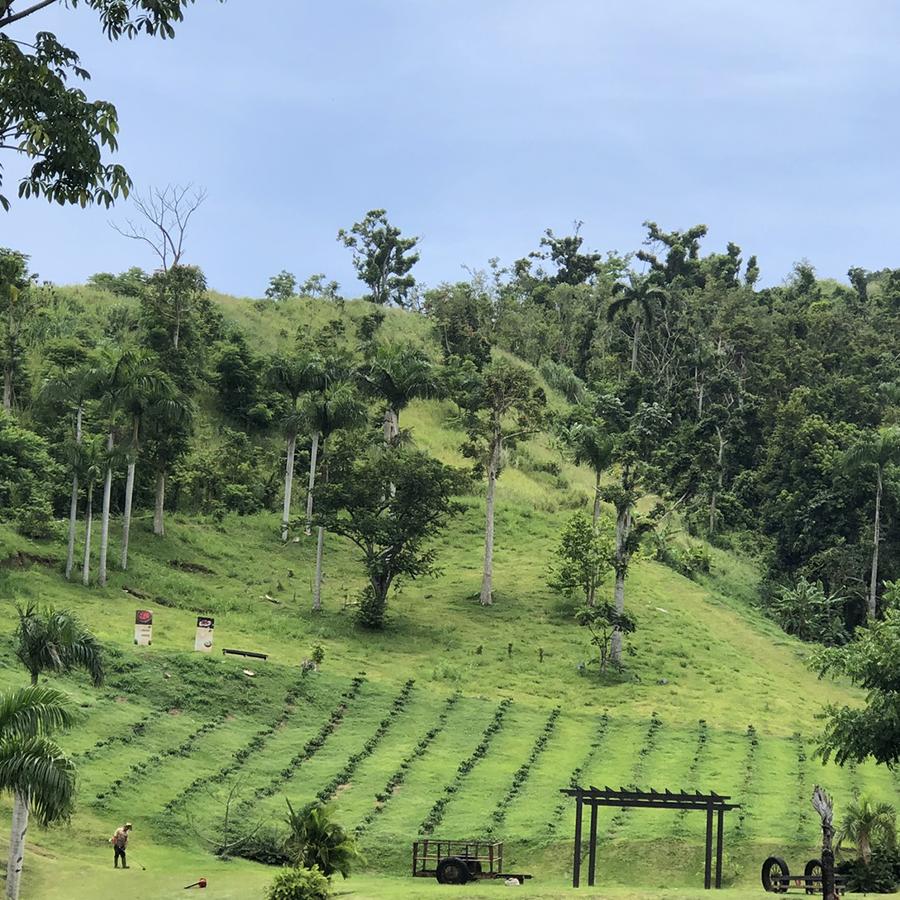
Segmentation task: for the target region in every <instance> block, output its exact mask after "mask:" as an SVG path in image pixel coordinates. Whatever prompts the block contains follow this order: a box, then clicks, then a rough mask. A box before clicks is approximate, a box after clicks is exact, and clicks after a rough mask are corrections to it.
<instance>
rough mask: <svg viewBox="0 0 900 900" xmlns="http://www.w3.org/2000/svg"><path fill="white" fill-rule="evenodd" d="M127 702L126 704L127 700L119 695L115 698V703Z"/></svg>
mask: <svg viewBox="0 0 900 900" xmlns="http://www.w3.org/2000/svg"><path fill="white" fill-rule="evenodd" d="M127 702H128V698H127V697H123V696H122V695H121V694H119V696H118V697H116V703H127Z"/></svg>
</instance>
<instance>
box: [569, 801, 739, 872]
mask: <svg viewBox="0 0 900 900" xmlns="http://www.w3.org/2000/svg"><path fill="white" fill-rule="evenodd" d="M560 793H562V794H567V795H568V796H569V797H574V798H575V853H574V859H573V862H572V887H578V886H579V885H580V884H581V862H582V853H581V830H582V814H583V811H584V807H585V806H589V807H590V810H591V814H590V826H589V831H588V835H589V838H588V885H593V884H594V877H595V875H596V870H597V808H598V807H600V806H615V807H617V808H618V809H675V810H678V809H693V810H701V811H704V812H706V871H705V875H704V880H703V887H704V888H706V889H707V890H708V889H709V888H711V887H712V855H713V819H714V818H715V819H716V820H717V823H716V887H717V888H720V887H722V844H723V840H724V825H725V813H726V812H728V811H729V810H732V809H740V804H739V803H729V802H728V801H729V799H730V797H727V796H723V795H721V794H716V793H714V792H710V793H709V794H701V793H700V792H699V791H697V792H696V793H693V794H691V793H688V792H685V791H681V792H679V793H677V794H673V793H672V792H671V791H668V790H667V791H655V790H653V789H652V788H651V789H650V790H649V791H628V790H625V788H620V789H619V790H614V789H613V788H611V787H605V788H596V787H594V786H593V785H591V787H589V788H583V787H574V788H564V789H563V790H561V791H560Z"/></svg>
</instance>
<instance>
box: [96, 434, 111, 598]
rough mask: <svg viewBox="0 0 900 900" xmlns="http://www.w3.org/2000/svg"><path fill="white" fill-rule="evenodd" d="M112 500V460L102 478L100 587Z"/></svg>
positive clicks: (102, 585)
mask: <svg viewBox="0 0 900 900" xmlns="http://www.w3.org/2000/svg"><path fill="white" fill-rule="evenodd" d="M112 448H113V434H112V432H111V431H110V433H109V437H108V438H107V439H106V450H107V453H112ZM111 502H112V460H111V459H107V461H106V477H105V478H104V480H103V510H102V512H101V516H100V569H99V573H98V576H97V581H98V583H99V584H100V587H105V586H106V554H107V551H108V550H109V507H110V504H111Z"/></svg>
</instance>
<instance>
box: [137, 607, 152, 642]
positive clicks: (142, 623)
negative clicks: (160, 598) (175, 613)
mask: <svg viewBox="0 0 900 900" xmlns="http://www.w3.org/2000/svg"><path fill="white" fill-rule="evenodd" d="M134 642H135V644H137V645H138V646H139V647H149V646H150V645H151V644H152V643H153V613H152V612H151V611H150V610H149V609H136V610H135V611H134Z"/></svg>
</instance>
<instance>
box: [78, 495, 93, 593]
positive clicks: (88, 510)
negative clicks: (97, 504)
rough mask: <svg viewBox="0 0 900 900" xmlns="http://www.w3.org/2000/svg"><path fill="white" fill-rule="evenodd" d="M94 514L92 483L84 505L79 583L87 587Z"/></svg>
mask: <svg viewBox="0 0 900 900" xmlns="http://www.w3.org/2000/svg"><path fill="white" fill-rule="evenodd" d="M93 514H94V483H93V482H90V483H89V484H88V489H87V503H86V504H85V507H84V562H83V563H82V565H81V583H82V584H83V585H84V586H85V587H87V586H88V585H89V584H90V583H91V527H92V525H93Z"/></svg>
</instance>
